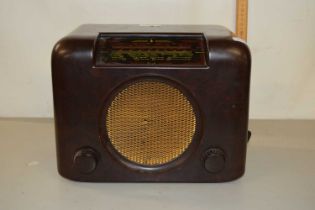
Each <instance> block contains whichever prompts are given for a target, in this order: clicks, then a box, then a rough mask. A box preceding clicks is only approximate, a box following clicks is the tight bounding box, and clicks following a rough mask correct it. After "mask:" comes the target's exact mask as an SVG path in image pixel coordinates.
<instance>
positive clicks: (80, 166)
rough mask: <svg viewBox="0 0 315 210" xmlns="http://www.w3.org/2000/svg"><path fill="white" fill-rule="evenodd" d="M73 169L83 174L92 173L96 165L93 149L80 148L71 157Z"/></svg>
mask: <svg viewBox="0 0 315 210" xmlns="http://www.w3.org/2000/svg"><path fill="white" fill-rule="evenodd" d="M73 164H74V168H75V169H76V170H77V171H79V172H80V173H83V174H89V173H92V172H93V171H94V170H95V168H96V165H97V156H96V153H95V151H94V150H93V149H91V148H82V149H80V150H78V151H77V152H76V153H75V155H74V157H73Z"/></svg>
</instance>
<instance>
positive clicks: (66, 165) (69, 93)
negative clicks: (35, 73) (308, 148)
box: [52, 25, 251, 182]
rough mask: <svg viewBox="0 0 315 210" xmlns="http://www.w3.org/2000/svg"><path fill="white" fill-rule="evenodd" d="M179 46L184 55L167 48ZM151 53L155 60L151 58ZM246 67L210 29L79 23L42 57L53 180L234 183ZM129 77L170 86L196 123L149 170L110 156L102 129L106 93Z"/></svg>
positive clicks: (243, 143) (244, 135)
mask: <svg viewBox="0 0 315 210" xmlns="http://www.w3.org/2000/svg"><path fill="white" fill-rule="evenodd" d="M139 37H140V38H141V39H140V38H139ZM135 40H136V41H135ZM148 40H149V41H148ZM152 40H153V41H152ZM161 40H162V41H161ZM147 42H151V45H146V44H145V43H147ZM154 42H155V43H156V44H152V43H154ZM148 46H150V47H151V48H150V49H151V51H150V52H149V53H148V54H146V55H143V56H142V57H137V55H135V54H132V53H133V52H134V51H128V52H127V51H124V50H126V49H127V50H130V49H132V50H135V49H136V50H139V49H140V50H142V51H143V52H144V51H146V52H148ZM185 47H186V48H185ZM163 48H165V49H166V48H167V49H175V50H173V51H172V50H171V51H172V52H173V53H170V52H166V51H163V50H162V51H163V52H162V51H161V49H163ZM183 48H185V49H189V50H188V51H185V53H186V54H185V53H184V54H183V53H182V54H180V53H178V51H176V49H183ZM122 50H123V51H122ZM154 50H155V51H156V50H160V51H159V52H161V53H162V54H159V55H158V56H160V57H159V58H160V60H158V61H157V59H156V58H157V57H154V56H156V54H154V52H153V51H154ZM122 52H123V53H122ZM146 56H147V57H146ZM141 59H142V60H141ZM250 65H251V58H250V52H249V49H248V47H247V46H246V44H244V42H242V41H239V40H238V39H235V38H234V37H233V34H232V33H231V32H230V31H228V30H227V29H225V28H223V27H220V26H198V25H172V26H171V25H165V26H163V25H162V26H140V25H82V26H80V27H79V28H77V29H76V30H75V31H74V32H72V33H71V34H69V35H68V36H66V37H65V38H63V39H61V40H60V41H59V42H57V44H56V45H55V47H54V49H53V52H52V81H53V95H54V111H55V130H56V145H57V161H58V171H59V173H60V174H61V175H62V176H63V177H66V178H69V179H72V180H77V181H89V182H224V181H230V180H234V179H236V178H238V177H240V176H242V175H243V173H244V170H245V159H246V147H247V139H248V132H247V125H248V108H249V85H250ZM139 78H140V79H141V78H148V79H154V80H161V81H162V80H163V81H164V80H165V81H167V83H168V82H170V83H171V84H175V86H176V88H178V89H180V90H182V92H183V94H184V95H185V96H186V97H187V98H189V100H190V101H191V104H192V106H193V109H194V111H195V116H196V133H195V135H194V137H193V139H192V142H191V144H190V146H189V147H188V148H187V149H186V150H185V151H184V152H183V154H181V155H180V156H179V157H177V158H175V159H174V160H172V161H170V162H168V163H165V164H161V165H157V166H152V167H151V166H145V165H141V164H136V163H134V162H132V161H128V160H126V159H125V158H124V157H122V156H120V155H118V154H115V151H114V150H113V148H112V147H111V146H110V142H109V140H108V135H107V134H106V129H105V119H104V118H105V117H104V113H105V112H106V107H108V104H109V103H110V101H111V100H112V98H113V95H115V94H116V93H117V90H120V89H121V88H122V87H124V85H125V84H126V83H129V81H136V80H139ZM170 139H171V138H170ZM130 141H132V139H130Z"/></svg>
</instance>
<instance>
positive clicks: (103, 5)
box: [0, 0, 315, 119]
mask: <svg viewBox="0 0 315 210" xmlns="http://www.w3.org/2000/svg"><path fill="white" fill-rule="evenodd" d="M249 1H250V7H249V35H248V37H249V40H248V43H249V45H250V47H251V50H252V54H253V55H252V57H253V65H252V83H251V85H252V86H251V109H250V117H251V118H281V119H283V118H286V119H287V118H308V119H315V1H314V0H265V1H260V0H249ZM234 16H235V0H225V1H222V0H154V1H150V0H51V1H49V0H28V1H25V0H0V70H1V76H0V117H52V115H53V106H52V90H51V76H50V53H51V49H52V47H53V45H54V43H55V42H56V41H57V40H58V39H60V38H61V37H62V36H64V35H66V34H67V33H69V32H70V31H71V30H73V29H74V28H75V27H77V26H78V25H80V24H82V23H136V24H138V23H139V24H220V25H224V26H226V27H228V28H230V29H232V30H234V22H235V18H234Z"/></svg>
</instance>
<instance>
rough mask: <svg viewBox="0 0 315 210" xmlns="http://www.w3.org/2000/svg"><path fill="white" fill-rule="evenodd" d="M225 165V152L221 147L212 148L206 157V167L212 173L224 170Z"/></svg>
mask: <svg viewBox="0 0 315 210" xmlns="http://www.w3.org/2000/svg"><path fill="white" fill-rule="evenodd" d="M224 165H225V155H224V152H223V151H222V150H221V149H219V148H210V149H208V150H207V151H206V153H205V157H204V167H205V169H206V170H207V171H208V172H210V173H218V172H220V171H222V170H223V168H224Z"/></svg>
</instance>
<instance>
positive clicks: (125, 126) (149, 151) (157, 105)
mask: <svg viewBox="0 0 315 210" xmlns="http://www.w3.org/2000/svg"><path fill="white" fill-rule="evenodd" d="M106 113H107V114H106V130H107V133H108V137H109V140H110V142H111V144H112V145H113V147H114V148H115V149H116V150H117V151H118V153H120V154H121V155H122V156H123V157H125V158H126V159H128V160H129V161H131V162H134V163H137V164H141V165H146V166H154V165H161V164H165V163H168V162H170V161H172V160H174V159H175V158H177V157H178V156H180V155H181V154H182V153H183V152H184V151H185V150H186V149H187V148H188V146H189V145H190V143H191V142H192V139H193V136H194V133H195V130H196V116H195V113H194V111H193V107H192V105H191V103H190V102H189V100H188V99H187V98H186V96H185V95H184V94H183V93H182V92H181V91H179V90H178V89H177V88H175V87H173V86H171V85H169V84H167V83H164V82H161V81H158V80H150V79H145V80H139V81H136V82H133V83H131V84H129V85H128V86H127V87H126V88H125V89H123V90H121V91H120V92H119V93H118V94H117V95H116V97H115V98H114V99H113V100H112V102H111V104H110V106H109V108H108V110H107V112H106Z"/></svg>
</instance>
